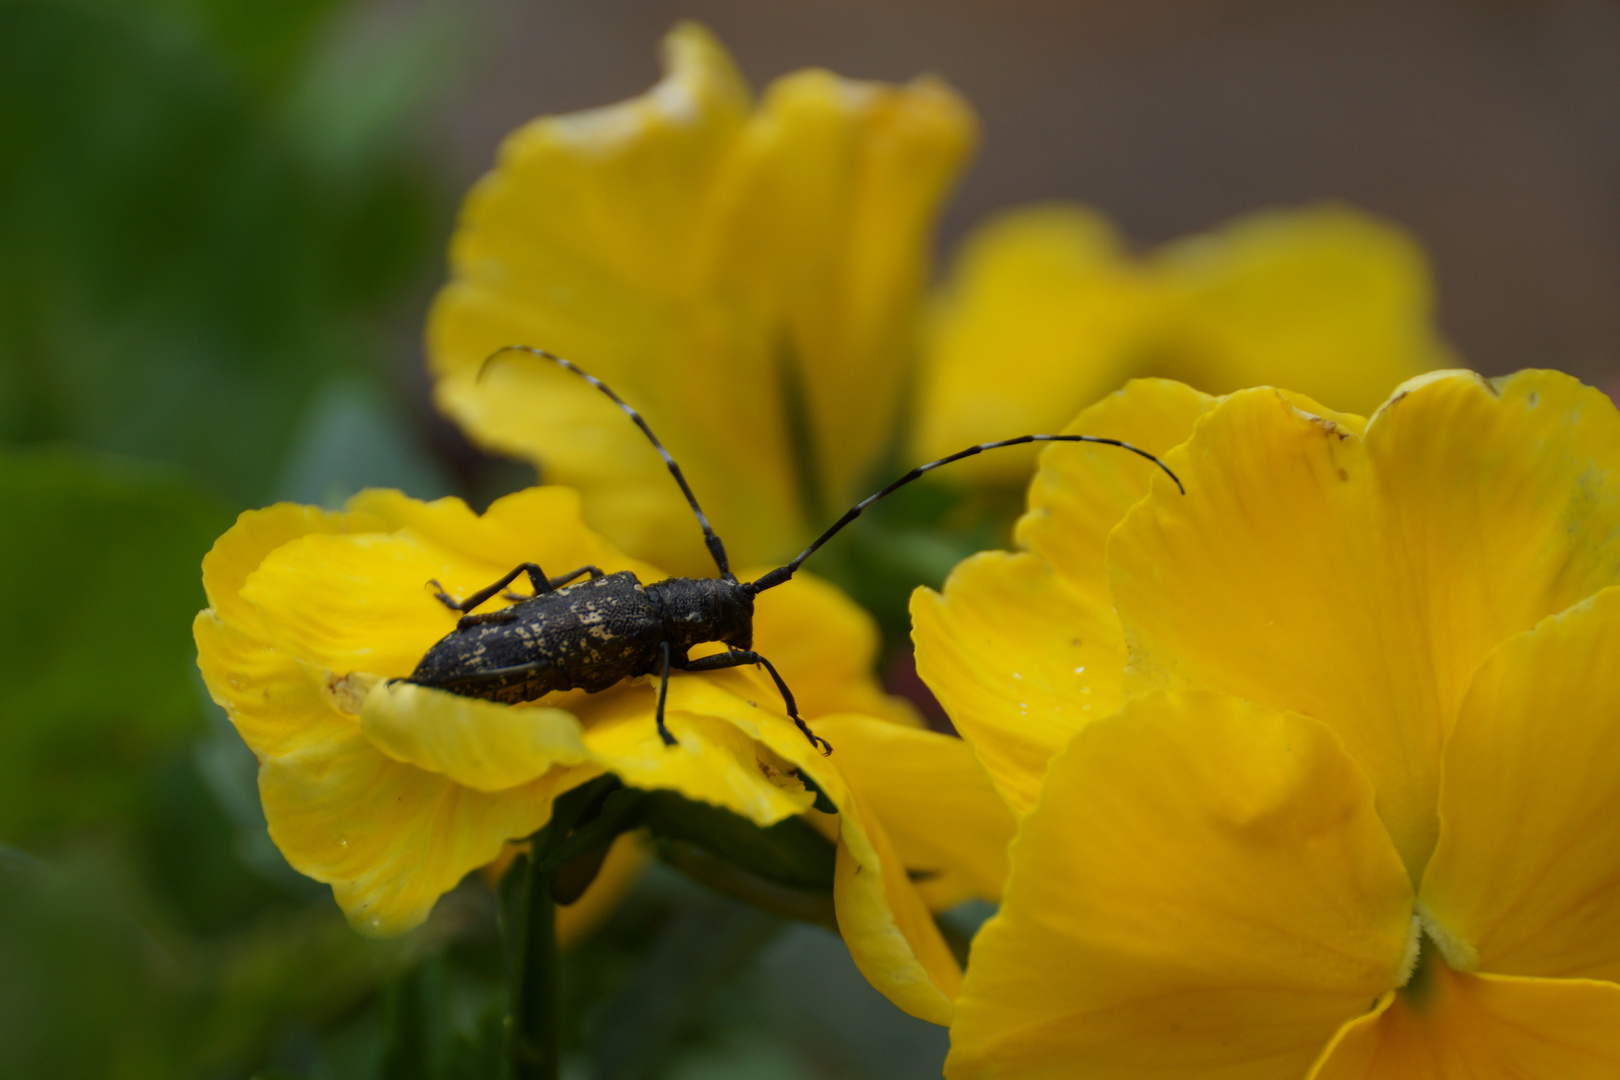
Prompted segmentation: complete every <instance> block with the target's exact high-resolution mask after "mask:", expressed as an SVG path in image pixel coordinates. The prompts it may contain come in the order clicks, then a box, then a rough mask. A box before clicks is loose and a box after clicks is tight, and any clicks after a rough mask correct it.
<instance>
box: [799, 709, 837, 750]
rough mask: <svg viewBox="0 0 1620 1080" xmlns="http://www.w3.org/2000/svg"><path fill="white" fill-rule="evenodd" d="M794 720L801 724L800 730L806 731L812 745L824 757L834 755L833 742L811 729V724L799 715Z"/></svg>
mask: <svg viewBox="0 0 1620 1080" xmlns="http://www.w3.org/2000/svg"><path fill="white" fill-rule="evenodd" d="M793 722H794V723H795V724H798V725H799V730H800V731H802V732H804V737H805V738H807V739H809V740H810V745H811V746H813V747H815V748H816V750H817V751H818V752H819V753H820V754H821V756H822V757H830V756H832V743H830V742H828V741H827V740H826V739H823V738H822V737H821V736H820V735H817V734H816V733H815V732H813V731H811V730H810V725H809V724H807V723H805V722H804V721H803V720H801V719H800V718H799V717H797V716H795V717H794V718H793Z"/></svg>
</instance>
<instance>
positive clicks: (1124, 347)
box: [915, 204, 1452, 484]
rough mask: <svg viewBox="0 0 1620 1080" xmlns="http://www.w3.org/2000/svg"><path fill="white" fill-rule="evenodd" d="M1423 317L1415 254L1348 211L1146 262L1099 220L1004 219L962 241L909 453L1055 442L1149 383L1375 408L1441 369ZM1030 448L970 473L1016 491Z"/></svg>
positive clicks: (982, 461)
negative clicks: (1039, 435)
mask: <svg viewBox="0 0 1620 1080" xmlns="http://www.w3.org/2000/svg"><path fill="white" fill-rule="evenodd" d="M1433 307H1434V297H1433V290H1432V286H1431V284H1430V280H1429V271H1428V266H1427V263H1426V262H1425V260H1424V257H1423V253H1422V251H1421V250H1419V249H1418V247H1417V245H1416V244H1414V243H1413V242H1412V240H1411V239H1410V238H1408V237H1407V236H1406V234H1405V233H1403V232H1401V231H1400V230H1399V229H1398V228H1396V227H1395V226H1393V225H1390V224H1388V223H1386V222H1383V221H1381V220H1379V219H1377V218H1374V217H1371V216H1369V215H1367V214H1363V213H1360V212H1358V211H1355V210H1352V209H1350V208H1348V207H1343V206H1334V205H1324V206H1318V207H1311V208H1306V209H1301V210H1272V211H1266V212H1263V213H1256V214H1253V215H1250V216H1248V217H1245V218H1240V219H1239V220H1237V221H1235V222H1232V223H1231V224H1228V225H1226V226H1224V227H1222V228H1220V229H1218V230H1216V231H1215V232H1212V233H1210V234H1208V235H1205V236H1195V237H1191V238H1189V239H1186V240H1180V241H1177V242H1175V243H1172V244H1167V245H1165V246H1164V247H1162V248H1160V249H1158V250H1157V251H1154V252H1152V253H1151V254H1149V255H1147V256H1145V257H1141V258H1137V257H1134V256H1132V255H1131V254H1130V253H1129V251H1128V250H1127V248H1126V245H1125V242H1124V240H1123V239H1122V238H1121V237H1120V236H1119V234H1118V232H1117V231H1116V230H1115V229H1114V227H1113V225H1112V224H1111V223H1110V222H1109V221H1108V220H1107V219H1106V218H1103V217H1102V216H1101V215H1099V214H1097V213H1096V212H1095V211H1092V210H1089V209H1086V208H1084V207H1079V206H1070V205H1061V204H1058V205H1049V206H1037V207H1031V208H1026V209H1022V210H1017V211H1013V212H1010V213H1007V214H1003V215H1001V216H1000V217H998V218H996V219H993V220H992V221H990V222H989V223H987V224H986V225H985V226H983V227H982V228H980V229H979V230H978V231H977V232H976V233H975V234H974V235H973V236H971V237H970V238H969V239H968V242H967V243H966V244H964V245H963V248H962V252H961V254H960V256H959V257H958V259H957V262H956V266H955V268H954V271H953V273H952V276H951V279H950V281H949V282H948V283H947V284H946V286H945V287H944V289H943V290H942V292H941V294H940V298H939V301H938V303H937V304H936V305H935V310H934V313H933V320H932V324H931V327H930V338H931V340H930V347H929V348H928V349H927V350H926V351H925V353H924V356H925V362H924V365H923V370H922V372H921V379H920V387H921V402H920V407H919V409H918V414H917V416H918V419H917V426H916V429H917V435H916V447H915V452H916V454H917V456H918V457H920V458H923V459H928V458H935V457H940V456H942V455H944V454H949V453H952V452H953V451H956V450H959V449H961V448H962V447H964V446H971V445H972V444H974V443H976V442H984V441H988V440H990V439H994V438H1001V437H1005V435H1006V434H1007V433H1014V432H1024V431H1054V430H1057V429H1058V428H1059V427H1061V426H1062V425H1063V424H1065V423H1067V422H1068V421H1069V420H1070V419H1071V418H1072V417H1073V416H1074V414H1075V413H1076V412H1078V411H1079V410H1080V409H1081V408H1083V407H1085V406H1087V405H1090V404H1092V403H1093V402H1095V401H1097V400H1099V399H1100V398H1101V397H1102V396H1103V395H1104V394H1107V393H1109V392H1111V391H1113V390H1115V389H1117V388H1118V387H1120V386H1122V385H1123V384H1124V383H1125V382H1126V381H1127V380H1129V379H1133V378H1141V377H1148V376H1157V377H1164V378H1172V379H1179V380H1181V381H1182V382H1186V383H1189V384H1191V385H1192V386H1195V387H1197V388H1198V389H1200V390H1204V391H1206V392H1209V393H1215V394H1225V393H1229V392H1231V391H1233V390H1239V389H1242V388H1243V387H1246V386H1266V385H1277V386H1288V387H1292V388H1294V389H1296V390H1299V391H1302V392H1303V393H1307V394H1310V395H1312V396H1313V397H1315V398H1317V399H1319V400H1321V401H1324V402H1327V403H1329V404H1331V405H1332V406H1333V407H1335V408H1341V409H1351V410H1364V409H1372V408H1374V407H1376V406H1377V404H1378V403H1379V402H1380V401H1382V400H1383V399H1384V397H1385V396H1386V395H1387V394H1389V392H1390V391H1391V390H1393V389H1394V388H1395V387H1396V386H1398V385H1399V384H1400V383H1401V382H1402V381H1403V380H1405V379H1407V378H1409V377H1411V376H1413V375H1416V374H1418V373H1419V372H1423V371H1428V370H1431V369H1433V368H1439V367H1446V366H1448V365H1449V364H1450V363H1451V361H1452V357H1451V355H1450V352H1449V351H1448V350H1447V348H1446V346H1445V345H1444V343H1443V342H1442V341H1441V340H1440V338H1439V336H1438V334H1437V333H1436V331H1435V329H1434V325H1433V321H1432V320H1433ZM1013 365H1016V366H1013ZM1036 453H1037V451H1036V450H1035V449H1034V448H1029V449H1028V450H1019V451H1011V452H1007V453H1002V454H995V455H985V456H984V457H981V458H977V459H975V460H974V461H972V462H970V463H967V464H966V465H965V466H964V469H965V470H966V471H967V474H969V475H971V476H973V477H975V478H978V479H981V480H984V481H989V482H1000V483H1018V484H1021V483H1023V482H1024V481H1025V480H1026V479H1027V478H1028V476H1029V473H1030V471H1031V469H1032V467H1033V465H1034V461H1035V455H1036ZM958 475H963V474H962V473H959V474H958Z"/></svg>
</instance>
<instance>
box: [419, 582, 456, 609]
mask: <svg viewBox="0 0 1620 1080" xmlns="http://www.w3.org/2000/svg"><path fill="white" fill-rule="evenodd" d="M423 588H430V589H432V590H433V599H435V600H437V601H438V602H439V603H441V604H443V605H444V606H445V607H447V608H449V609H450V610H451V611H455V612H460V611H461V601H460V600H457V599H456V598H455V597H453V596H451V595H450V594H449V593H447V592H445V591H444V586H443V585H440V584H439V582H438V581H437V580H436V579H433V578H429V579H428V583H427V584H426V585H424V586H423Z"/></svg>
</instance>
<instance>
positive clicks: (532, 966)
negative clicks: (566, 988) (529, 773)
mask: <svg viewBox="0 0 1620 1080" xmlns="http://www.w3.org/2000/svg"><path fill="white" fill-rule="evenodd" d="M550 832H551V830H549V829H547V830H542V831H541V833H540V835H538V836H536V837H535V839H534V853H533V854H532V855H531V856H529V857H527V858H524V859H521V860H520V862H519V865H517V866H514V867H513V871H514V872H515V873H517V874H519V875H521V877H520V879H519V881H518V882H517V889H516V893H517V895H516V896H515V897H514V901H515V902H514V903H513V904H512V906H511V907H510V908H509V909H508V912H509V918H508V920H507V923H506V926H505V928H504V929H505V931H506V938H507V951H508V955H509V962H510V965H511V966H510V968H509V970H508V977H509V979H510V1009H511V1011H510V1012H509V1013H508V1015H507V1018H506V1072H505V1080H557V1075H558V1070H559V1068H560V1066H561V1055H562V1047H561V1042H562V1038H561V1036H562V1030H561V1028H562V1021H561V1015H560V1010H559V1008H558V1006H559V1003H560V999H561V997H562V985H561V981H560V979H559V977H558V976H559V969H558V964H557V926H556V922H557V919H556V916H557V906H556V904H555V903H554V902H553V901H552V899H551V878H552V875H551V874H550V873H546V872H541V871H540V870H539V869H538V867H539V866H540V864H541V862H542V861H543V860H544V858H545V856H546V854H547V850H548V849H549V848H550V847H551V844H549V843H547V841H548V840H549V839H550V836H549V835H548V834H549V833H550Z"/></svg>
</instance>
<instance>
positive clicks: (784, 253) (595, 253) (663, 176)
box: [428, 23, 974, 572]
mask: <svg viewBox="0 0 1620 1080" xmlns="http://www.w3.org/2000/svg"><path fill="white" fill-rule="evenodd" d="M664 54H665V64H666V67H667V69H668V74H667V75H666V76H665V78H664V80H663V81H662V82H661V83H659V84H658V86H657V87H655V88H654V89H653V90H652V91H651V92H650V93H648V94H647V95H645V96H643V97H640V98H637V99H635V100H633V101H629V102H625V103H624V104H622V105H617V106H613V107H611V108H605V109H598V110H593V111H590V112H585V113H578V114H575V115H572V116H562V117H547V118H543V119H540V120H537V121H535V122H533V123H531V124H529V125H528V126H526V127H524V128H521V129H519V130H518V131H517V132H515V133H514V134H513V135H512V136H510V137H509V138H508V139H507V141H506V144H505V145H504V146H503V147H502V149H501V157H500V164H499V166H498V167H497V168H496V170H495V171H494V172H492V173H490V174H489V175H488V176H486V177H485V178H484V179H483V180H482V181H481V182H480V183H479V184H478V186H477V187H476V188H475V189H474V191H473V193H472V195H471V196H470V197H469V198H468V200H467V205H466V207H465V208H464V210H463V216H462V221H461V227H460V229H459V231H458V232H457V234H456V237H455V240H454V242H453V244H452V247H451V265H452V270H453V279H452V281H451V283H450V284H449V285H448V286H446V287H445V289H444V291H443V292H442V293H441V294H440V296H439V298H438V301H437V303H436V304H435V306H434V310H433V314H432V318H431V321H430V325H429V328H428V349H429V356H430V360H431V365H432V369H433V372H434V375H435V376H436V377H437V379H438V384H437V387H436V393H437V400H438V402H439V404H440V406H441V407H442V408H443V409H444V410H445V411H446V412H447V413H449V414H450V416H452V417H454V418H455V419H456V420H457V421H459V422H460V423H461V424H462V426H463V427H465V428H466V429H467V431H468V432H469V433H470V434H471V435H472V436H473V437H474V438H475V439H477V440H479V441H480V442H482V443H484V444H485V445H487V446H489V447H491V448H493V449H496V450H499V451H504V452H507V453H511V454H515V455H518V456H521V457H526V458H528V459H530V460H532V461H535V462H537V463H539V464H540V465H541V467H542V469H543V471H544V473H545V476H546V478H547V480H548V481H554V482H559V483H566V484H569V485H572V486H575V487H578V488H579V489H580V490H581V491H582V492H583V493H584V497H585V500H586V502H585V510H586V517H587V519H588V520H589V521H590V522H591V523H592V524H593V525H594V526H596V527H598V528H600V529H602V530H603V531H604V532H605V533H606V534H608V535H609V536H612V537H613V538H614V539H615V540H616V541H617V542H618V543H620V544H621V545H623V546H624V547H625V548H626V549H627V550H630V551H633V552H635V553H636V554H638V555H642V556H643V557H647V558H653V559H656V560H657V561H658V562H659V564H660V565H663V566H666V567H670V568H672V569H675V570H680V571H686V572H706V571H704V570H703V568H704V567H705V565H706V563H707V560H706V557H705V556H704V554H703V550H702V548H701V547H700V546H699V545H698V544H696V543H695V542H694V540H693V539H692V536H691V532H692V530H691V529H690V528H689V526H688V524H687V522H688V520H689V519H688V511H687V509H686V507H685V505H684V503H682V501H681V499H680V497H679V495H678V493H676V492H675V491H673V489H671V487H670V485H669V480H668V478H667V477H666V476H665V475H664V470H663V468H662V466H661V465H660V464H659V462H658V459H657V458H656V457H654V456H652V455H649V454H648V453H647V448H646V446H645V445H644V444H643V443H642V442H641V436H640V435H639V433H637V432H636V431H635V429H634V428H632V427H630V426H629V425H627V424H625V423H624V421H623V418H622V417H621V416H619V415H618V414H617V413H615V412H614V411H613V409H612V408H611V406H608V405H607V404H606V403H604V402H602V401H600V400H598V399H597V397H596V395H595V392H594V391H593V390H591V389H590V388H589V387H588V386H585V385H583V384H580V383H578V381H577V380H574V379H571V378H570V377H569V376H568V375H567V374H565V373H561V372H556V371H553V370H549V369H547V368H546V367H545V366H544V365H538V364H534V365H530V364H524V363H522V362H521V361H514V362H510V363H506V364H502V365H499V366H497V367H495V368H493V369H492V370H491V371H489V372H488V373H487V375H486V376H485V377H484V378H483V379H482V380H479V379H478V378H477V375H478V372H479V369H480V366H481V365H482V363H483V360H484V358H485V357H487V356H488V355H489V354H490V353H491V352H492V351H493V350H495V349H497V348H499V347H501V346H503V345H513V344H525V345H537V346H540V347H543V348H546V349H549V350H551V351H553V352H556V353H559V354H561V355H563V356H567V357H569V358H570V359H572V360H575V361H577V362H578V363H579V364H580V365H581V366H583V367H585V368H586V369H587V370H589V371H590V372H591V373H592V374H594V375H597V376H599V377H600V378H602V379H603V380H605V381H606V382H607V383H608V384H609V385H611V386H612V387H613V388H614V389H615V390H617V391H618V392H619V394H620V395H621V396H622V397H624V398H625V400H627V401H629V402H631V403H632V404H633V405H635V407H636V408H637V409H639V410H640V411H641V412H642V413H643V414H644V415H645V416H646V417H647V418H648V420H649V421H650V422H651V423H652V425H653V427H654V429H655V430H657V431H658V433H659V435H660V436H661V437H662V438H663V440H664V441H665V443H666V444H667V445H668V446H669V449H670V451H671V452H672V453H673V454H674V455H675V458H676V459H677V460H678V461H680V463H681V465H682V467H683V468H684V469H685V470H686V471H687V473H688V474H689V475H690V477H691V478H692V484H693V487H694V488H695V489H696V490H697V491H698V492H699V495H700V497H701V498H702V499H703V503H704V506H705V507H706V508H707V509H708V510H709V511H710V516H711V518H712V519H713V521H714V523H715V526H716V528H717V529H718V530H719V532H720V534H721V535H722V536H724V537H725V538H726V543H727V545H728V546H729V547H730V549H731V550H732V551H733V552H734V553H735V554H736V556H737V558H738V561H740V562H762V561H767V560H775V559H778V558H781V557H784V556H787V555H792V554H793V553H794V552H795V551H797V549H798V548H799V547H800V546H802V541H803V540H804V539H806V538H807V536H808V535H809V534H811V533H812V532H813V531H819V527H820V526H822V525H823V524H825V523H826V522H827V521H829V520H830V519H831V517H832V516H833V515H835V514H836V513H837V512H839V511H841V510H843V509H844V507H846V506H848V505H849V504H851V503H853V502H854V501H855V500H856V499H857V498H859V497H860V496H862V495H865V494H867V491H866V488H867V486H868V485H869V483H870V479H871V478H870V476H869V475H868V474H869V473H870V472H871V471H872V470H873V469H874V467H875V466H877V465H878V464H879V463H880V462H881V461H882V459H883V456H884V454H885V452H886V451H889V450H891V449H892V443H893V441H894V439H895V428H896V423H897V420H898V417H899V413H900V405H901V397H902V394H903V392H904V390H905V388H906V377H907V374H908V372H909V370H910V366H911V362H912V358H913V356H912V354H913V351H914V349H915V329H916V318H917V311H918V301H919V298H920V296H921V294H922V290H923V288H924V286H925V285H926V282H927V275H928V263H927V240H928V234H929V231H930V229H931V228H932V225H933V220H934V213H935V210H936V208H937V206H938V204H939V202H940V200H941V198H942V196H943V194H944V191H945V189H946V187H947V185H948V184H949V182H950V180H951V179H952V177H953V176H954V175H955V173H956V170H957V168H958V166H959V164H960V163H961V161H962V159H963V158H964V157H965V155H966V153H967V151H968V148H969V146H970V145H971V144H972V142H973V138H974V126H973V119H972V117H971V115H970V114H969V112H968V110H967V108H966V106H965V105H963V104H962V102H961V101H960V100H959V99H958V98H957V97H956V95H954V94H953V93H951V92H950V91H949V90H948V89H946V88H945V87H944V86H943V85H941V84H940V83H938V82H936V81H934V80H931V79H920V80H918V81H916V82H914V83H912V84H910V85H909V86H905V87H893V86H884V85H880V84H877V83H861V82H851V81H848V80H844V79H839V78H837V77H836V76H834V75H832V74H830V73H828V72H825V71H801V72H799V73H797V74H794V75H790V76H787V77H786V78H783V79H781V80H778V81H777V82H776V83H775V84H773V85H772V86H771V87H770V89H769V90H768V91H767V93H766V95H765V99H764V101H763V102H762V103H761V104H760V105H759V106H758V107H757V108H755V107H753V106H752V105H751V103H750V95H749V92H748V88H747V86H746V85H745V84H744V83H743V81H742V78H741V76H740V75H739V74H738V73H737V70H736V68H735V67H734V66H733V64H732V62H731V59H730V58H729V57H728V56H727V55H726V54H725V52H724V50H723V49H722V48H721V47H720V45H719V44H718V43H717V42H716V41H715V40H714V38H713V37H712V36H710V34H709V33H708V32H707V31H705V30H703V29H702V28H700V27H698V26H696V25H693V24H690V23H687V24H683V25H681V26H679V27H677V28H676V29H675V31H674V32H673V33H671V34H670V35H669V38H668V39H667V40H666V42H665V46H664ZM790 402H792V405H791V406H790ZM794 410H797V411H796V412H795V411H794ZM829 507H830V508H833V509H831V511H830V512H829V510H828V508H829Z"/></svg>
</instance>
